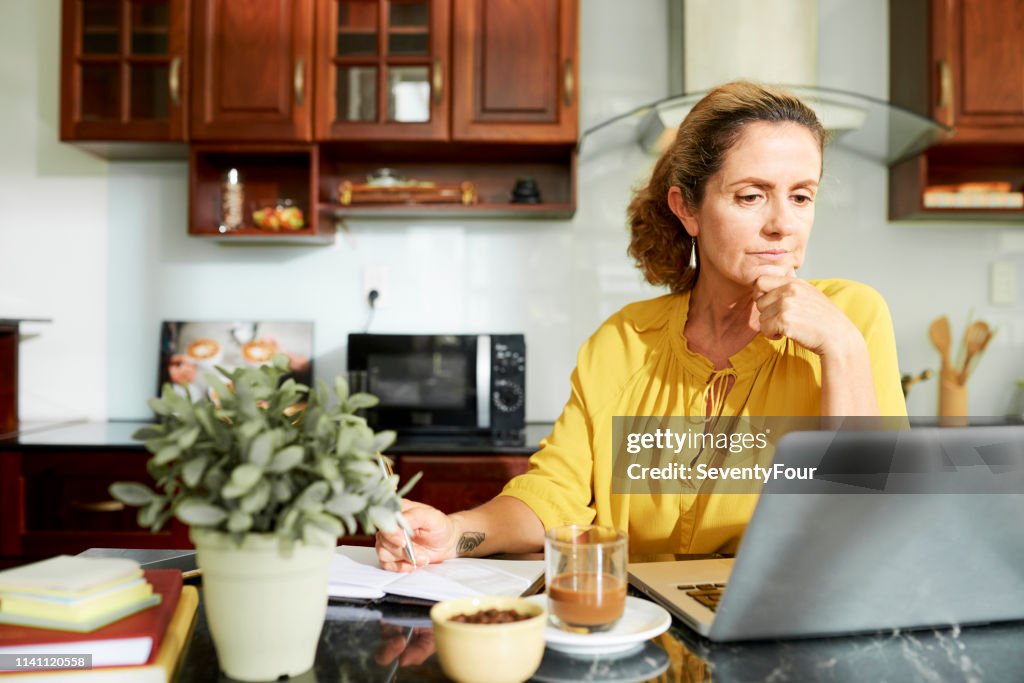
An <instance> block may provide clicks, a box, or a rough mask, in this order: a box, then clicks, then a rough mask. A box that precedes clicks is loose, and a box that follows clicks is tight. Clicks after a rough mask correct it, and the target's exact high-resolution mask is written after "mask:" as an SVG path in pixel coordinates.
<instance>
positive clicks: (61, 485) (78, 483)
mask: <svg viewBox="0 0 1024 683" xmlns="http://www.w3.org/2000/svg"><path fill="white" fill-rule="evenodd" d="M148 458H149V454H148V453H146V452H144V451H110V452H94V451H77V452H75V451H63V450H62V451H31V452H25V453H23V454H22V458H21V469H22V482H23V487H24V529H23V531H22V551H23V553H25V554H26V555H28V554H31V555H49V554H55V553H72V552H74V553H77V552H81V551H82V550H85V549H87V548H91V547H116V548H188V547H191V545H190V544H189V542H188V533H187V529H186V528H185V527H184V526H182V525H180V524H178V523H177V522H172V523H171V524H169V525H168V526H167V527H165V528H164V529H163V530H161V531H160V532H159V533H156V534H153V533H150V532H149V531H148V530H145V529H142V528H141V527H139V525H138V523H137V521H136V516H137V514H138V508H132V507H128V506H125V505H123V504H122V503H120V502H118V501H116V500H114V498H113V497H112V496H111V495H110V492H109V487H110V485H111V484H112V483H114V482H116V481H138V482H141V483H144V484H146V485H147V486H149V487H150V488H153V487H154V484H153V480H152V478H151V477H150V476H149V473H148V472H147V471H146V461H147V460H148Z"/></svg>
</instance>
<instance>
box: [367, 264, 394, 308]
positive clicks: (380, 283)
mask: <svg viewBox="0 0 1024 683" xmlns="http://www.w3.org/2000/svg"><path fill="white" fill-rule="evenodd" d="M388 276H389V272H388V267H387V266H384V265H381V264H373V265H368V266H364V267H363V301H364V302H365V303H366V305H367V306H369V305H370V303H369V300H370V292H372V291H374V290H376V291H377V298H376V299H375V300H374V302H373V307H374V308H382V307H384V306H385V305H386V302H387V300H388V297H387V294H388V292H389V289H388Z"/></svg>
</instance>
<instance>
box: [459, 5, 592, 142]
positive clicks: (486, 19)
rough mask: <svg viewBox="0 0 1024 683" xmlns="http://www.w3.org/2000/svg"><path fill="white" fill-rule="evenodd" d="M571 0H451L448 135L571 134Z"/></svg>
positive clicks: (551, 137) (527, 138)
mask: <svg viewBox="0 0 1024 683" xmlns="http://www.w3.org/2000/svg"><path fill="white" fill-rule="evenodd" d="M576 44H577V2H576V0H455V12H454V20H453V39H452V64H453V84H452V85H453V94H452V96H453V98H454V99H453V101H452V138H453V139H456V140H493V141H522V142H566V143H572V142H575V141H576V135H577V102H578V100H579V98H578V88H577V83H578V82H579V81H578V77H577V75H578V67H577V62H578V60H577V55H576Z"/></svg>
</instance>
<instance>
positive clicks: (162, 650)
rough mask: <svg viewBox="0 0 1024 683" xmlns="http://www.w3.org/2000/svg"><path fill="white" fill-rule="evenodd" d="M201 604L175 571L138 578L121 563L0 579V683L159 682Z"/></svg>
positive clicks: (62, 566)
mask: <svg viewBox="0 0 1024 683" xmlns="http://www.w3.org/2000/svg"><path fill="white" fill-rule="evenodd" d="M198 603H199V596H198V592H197V591H196V589H195V588H193V587H191V586H184V587H183V586H182V578H181V572H180V571H178V570H170V569H163V570H147V571H146V572H142V570H141V569H139V566H138V563H136V562H134V561H133V560H125V559H122V558H102V559H96V558H82V557H66V556H62V557H59V558H53V559H51V560H45V561H44V562H39V563H35V564H33V565H26V566H24V567H18V568H16V569H12V570H7V571H3V572H0V678H4V677H5V676H11V678H12V680H14V681H24V683H44V682H45V683H57V682H58V681H68V682H69V683H72V682H77V681H95V682H99V681H103V682H104V683H115V682H120V683H128V682H131V683H164V682H165V681H169V680H171V679H172V678H173V675H174V672H175V670H176V669H177V666H178V664H179V660H180V657H181V653H182V651H183V650H184V647H185V645H186V644H187V642H188V639H189V637H190V635H191V630H192V625H193V622H194V620H195V614H196V609H197V607H198ZM83 656H85V659H84V662H85V665H84V666H82V663H83V659H82V658H83Z"/></svg>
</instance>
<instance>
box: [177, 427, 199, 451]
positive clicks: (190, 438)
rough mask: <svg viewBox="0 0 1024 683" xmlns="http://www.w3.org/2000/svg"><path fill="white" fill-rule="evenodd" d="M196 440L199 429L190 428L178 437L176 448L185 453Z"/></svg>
mask: <svg viewBox="0 0 1024 683" xmlns="http://www.w3.org/2000/svg"><path fill="white" fill-rule="evenodd" d="M197 438H199V427H192V428H190V429H188V430H186V431H185V433H184V434H182V435H181V436H179V437H178V447H179V448H181V450H183V451H187V450H188V449H190V448H192V445H193V444H195V442H196V439H197Z"/></svg>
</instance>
